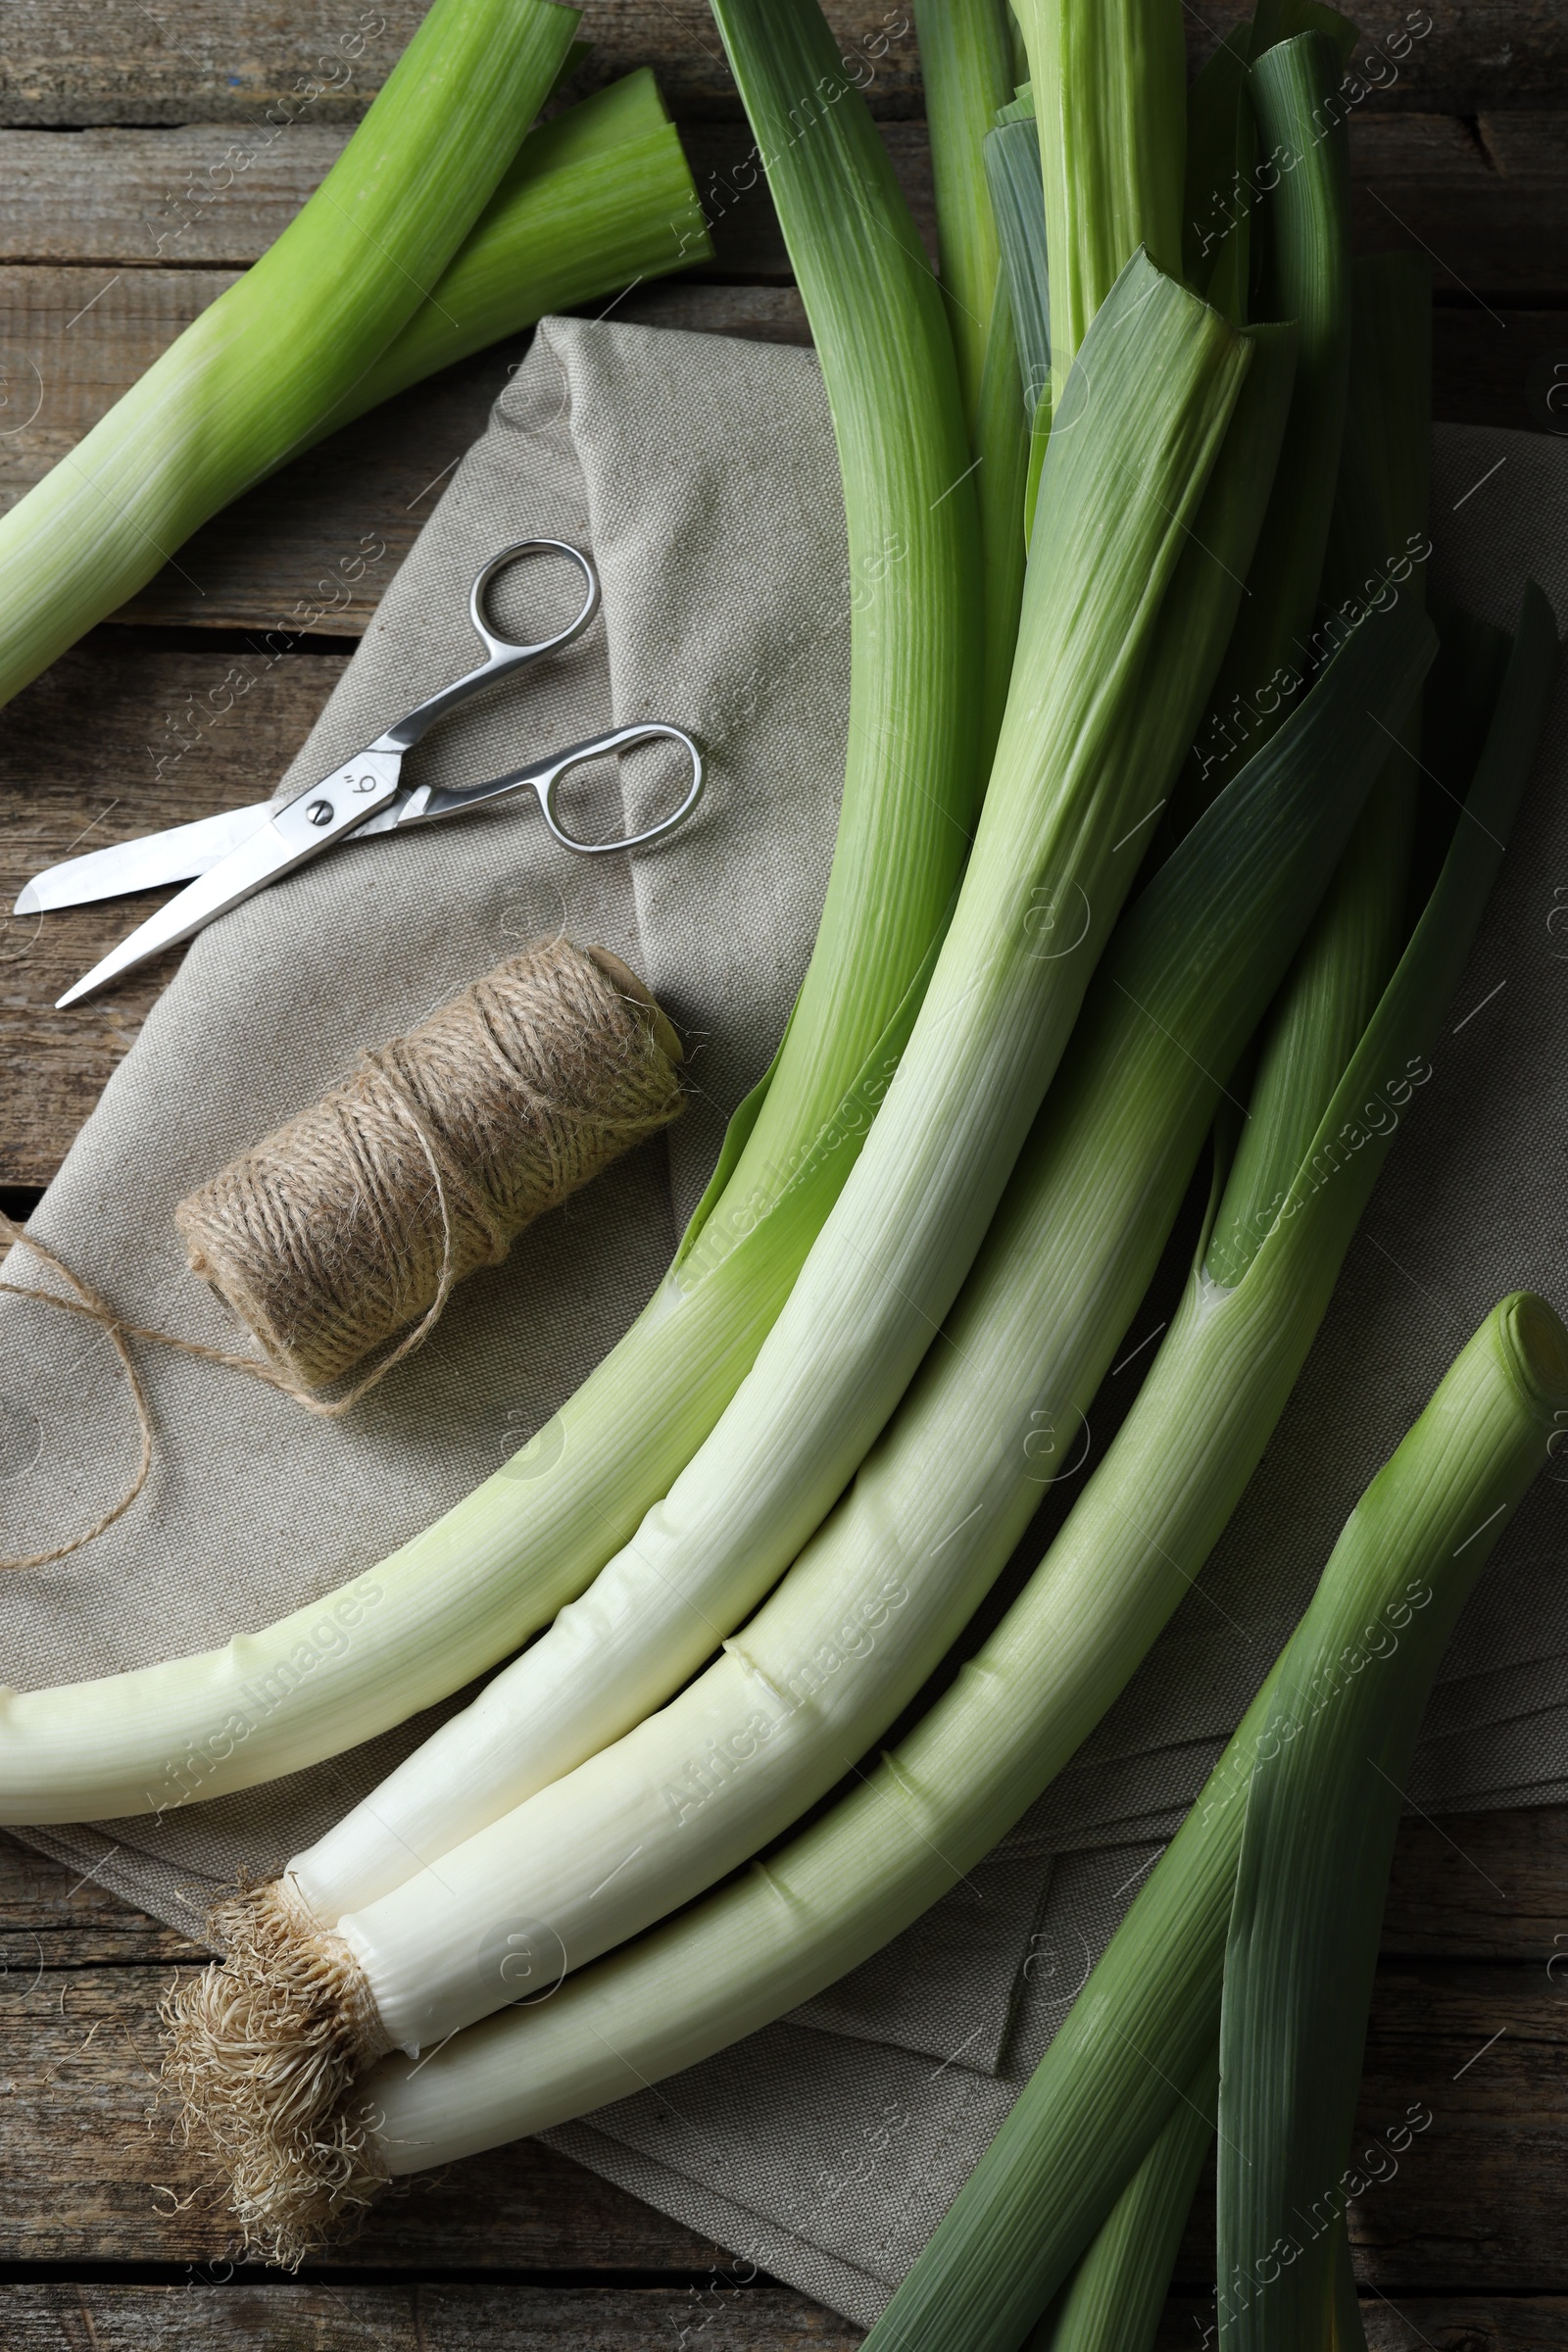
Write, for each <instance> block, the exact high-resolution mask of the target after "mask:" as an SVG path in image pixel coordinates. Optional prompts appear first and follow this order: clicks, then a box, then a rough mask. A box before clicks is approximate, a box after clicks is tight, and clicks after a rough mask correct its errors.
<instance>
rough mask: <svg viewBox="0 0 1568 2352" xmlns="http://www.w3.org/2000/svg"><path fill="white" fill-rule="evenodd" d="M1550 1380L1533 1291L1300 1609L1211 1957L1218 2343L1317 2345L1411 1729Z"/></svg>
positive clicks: (1534, 1462)
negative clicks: (1436, 1537) (1338, 1579)
mask: <svg viewBox="0 0 1568 2352" xmlns="http://www.w3.org/2000/svg"><path fill="white" fill-rule="evenodd" d="M1565 1383H1568V1344H1565V1337H1564V1334H1563V1331H1562V1327H1561V1325H1560V1324H1559V1323H1558V1321H1557V1318H1556V1316H1555V1315H1554V1314H1553V1313H1552V1312H1551V1310H1550V1308H1548V1307H1546V1306H1544V1304H1543V1302H1542V1301H1541V1300H1539V1299H1531V1298H1530V1297H1528V1296H1525V1297H1522V1298H1518V1299H1512V1300H1509V1301H1508V1302H1507V1303H1506V1304H1505V1305H1504V1306H1503V1307H1501V1308H1499V1309H1498V1310H1497V1312H1496V1313H1495V1315H1494V1316H1493V1317H1492V1319H1491V1321H1490V1322H1489V1323H1488V1324H1487V1325H1486V1326H1485V1327H1484V1329H1483V1331H1482V1333H1481V1335H1480V1338H1479V1339H1478V1340H1476V1341H1473V1342H1472V1343H1471V1346H1470V1347H1469V1348H1467V1349H1466V1350H1465V1353H1464V1354H1463V1355H1462V1356H1461V1357H1460V1358H1459V1361H1458V1363H1457V1364H1456V1365H1455V1367H1454V1369H1453V1371H1452V1372H1451V1373H1450V1374H1449V1376H1448V1378H1447V1380H1446V1381H1445V1383H1444V1385H1443V1387H1442V1388H1441V1389H1440V1390H1439V1392H1438V1395H1437V1397H1436V1398H1435V1399H1434V1400H1433V1403H1432V1404H1431V1405H1430V1406H1429V1407H1428V1410H1427V1413H1426V1414H1425V1415H1424V1416H1423V1420H1422V1422H1421V1424H1419V1425H1418V1432H1417V1435H1418V1436H1419V1434H1420V1432H1421V1431H1426V1432H1427V1433H1428V1436H1429V1439H1430V1442H1431V1445H1430V1450H1429V1449H1428V1447H1427V1446H1420V1447H1419V1448H1418V1446H1417V1445H1416V1442H1415V1440H1414V1439H1412V1440H1410V1441H1407V1442H1406V1446H1401V1447H1400V1449H1399V1451H1398V1453H1397V1454H1396V1455H1395V1457H1394V1459H1393V1461H1392V1462H1390V1464H1389V1465H1388V1467H1387V1469H1385V1470H1384V1471H1383V1472H1382V1473H1381V1474H1380V1476H1379V1478H1378V1480H1377V1481H1376V1482H1375V1483H1374V1485H1373V1487H1372V1488H1371V1489H1370V1491H1369V1492H1368V1494H1367V1495H1366V1496H1365V1497H1364V1499H1363V1501H1362V1504H1361V1506H1360V1509H1359V1511H1358V1513H1357V1517H1358V1519H1360V1520H1362V1521H1363V1525H1362V1527H1361V1528H1360V1530H1359V1531H1358V1534H1359V1537H1360V1541H1359V1542H1358V1544H1356V1546H1355V1550H1354V1575H1353V1580H1352V1579H1351V1578H1350V1577H1349V1576H1347V1578H1346V1583H1345V1588H1344V1590H1343V1592H1342V1593H1341V1594H1340V1595H1339V1596H1338V1598H1337V1600H1336V1604H1335V1606H1334V1607H1333V1608H1332V1609H1331V1608H1329V1607H1327V1606H1325V1605H1322V1603H1321V1596H1320V1600H1319V1601H1315V1602H1314V1604H1313V1606H1312V1608H1311V1609H1309V1610H1308V1612H1307V1615H1306V1617H1305V1619H1304V1620H1303V1622H1302V1624H1301V1627H1300V1629H1299V1633H1298V1634H1297V1637H1296V1639H1295V1640H1294V1641H1293V1642H1292V1643H1291V1646H1290V1649H1289V1650H1288V1652H1287V1653H1286V1656H1285V1659H1284V1662H1283V1665H1282V1667H1281V1671H1280V1674H1279V1676H1278V1678H1277V1681H1276V1684H1275V1689H1274V1706H1273V1712H1272V1716H1271V1720H1270V1726H1269V1733H1268V1736H1267V1737H1268V1745H1267V1746H1266V1747H1265V1748H1264V1749H1263V1750H1261V1751H1260V1756H1259V1762H1258V1764H1257V1766H1256V1768H1255V1769H1254V1772H1253V1775H1252V1779H1251V1784H1250V1789H1249V1791H1248V1795H1247V1804H1246V1818H1245V1827H1244V1829H1243V1833H1242V1848H1241V1859H1240V1863H1239V1866H1238V1870H1237V1880H1236V1896H1235V1902H1234V1905H1233V1908H1232V1911H1231V1920H1230V1932H1229V1936H1228V1937H1227V1940H1226V1947H1225V1978H1224V1997H1223V2001H1222V2005H1221V2025H1220V2051H1221V2060H1222V2064H1223V2069H1224V2074H1223V2089H1222V2092H1221V2096H1220V2153H1219V2183H1218V2203H1217V2211H1218V2230H1219V2235H1218V2264H1219V2269H1218V2276H1219V2338H1220V2343H1221V2345H1222V2346H1223V2347H1225V2352H1231V2348H1232V2347H1236V2348H1237V2352H1246V2348H1249V2347H1252V2346H1261V2345H1265V2344H1266V2345H1267V2346H1268V2348H1269V2352H1296V2348H1297V2347H1300V2348H1301V2352H1305V2347H1306V2346H1307V2345H1313V2346H1317V2345H1320V2344H1322V2343H1323V2342H1324V2340H1325V2337H1326V2334H1327V2332H1328V2329H1327V2327H1326V2326H1325V2322H1326V2321H1327V2320H1328V2319H1329V2317H1330V2315H1331V2314H1332V2312H1333V2309H1334V2299H1335V2293H1336V2287H1337V2283H1338V2276H1339V2274H1340V2273H1341V2266H1342V2264H1343V2261H1344V2254H1345V2243H1346V2241H1345V2229H1344V2224H1345V2216H1346V2209H1347V2207H1348V2203H1349V2192H1348V2180H1349V2179H1350V2178H1353V2176H1350V2175H1348V2174H1347V2171H1346V2165H1347V2159H1348V2154H1349V2149H1350V2134H1351V2132H1352V2131H1353V2129H1354V2124H1355V2101H1356V2092H1357V2089H1358V2087H1359V2083H1360V2078H1361V2055H1362V2049H1363V2046H1364V2043H1365V2040H1366V2023H1367V2011H1368V2008H1369V2005H1370V2002H1371V1996H1372V1979H1373V1974H1374V1970H1375V1968H1376V1964H1377V1952H1378V1936H1379V1931H1380V1928H1381V1925H1382V1919H1383V1907H1384V1900H1385V1896H1386V1893H1387V1889H1388V1881H1389V1869H1390V1865H1391V1863H1392V1861H1393V1858H1394V1844H1395V1838H1396V1836H1397V1831H1398V1826H1399V1815H1400V1812H1401V1810H1402V1806H1403V1790H1404V1786H1405V1783H1406V1781H1407V1780H1408V1778H1409V1774H1410V1767H1411V1764H1412V1762H1413V1760H1414V1756H1415V1746H1416V1740H1417V1737H1418V1735H1419V1732H1420V1728H1421V1718H1422V1715H1423V1713H1424V1711H1425V1707H1426V1702H1427V1697H1428V1694H1429V1692H1430V1691H1431V1688H1432V1684H1433V1681H1434V1679H1435V1677H1436V1674H1437V1670H1438V1665H1439V1663H1440V1661H1441V1659H1442V1656H1443V1653H1444V1650H1445V1648H1446V1645H1447V1642H1448V1637H1449V1634H1450V1633H1451V1631H1452V1628H1453V1624H1454V1621H1455V1619H1456V1618H1457V1615H1458V1612H1459V1609H1460V1607H1461V1606H1462V1604H1463V1602H1464V1600H1465V1598H1466V1596H1467V1595H1468V1593H1469V1592H1470V1590H1471V1587H1472V1586H1473V1584H1474V1582H1475V1577H1476V1574H1477V1569H1476V1563H1475V1557H1474V1555H1475V1553H1476V1552H1477V1551H1478V1550H1487V1549H1490V1547H1491V1545H1492V1544H1493V1543H1494V1542H1495V1540H1496V1538H1497V1536H1498V1535H1499V1534H1500V1532H1501V1530H1502V1528H1503V1526H1504V1525H1505V1524H1506V1519H1507V1515H1508V1513H1509V1511H1510V1510H1511V1507H1512V1505H1513V1503H1514V1502H1515V1501H1516V1500H1517V1499H1518V1495H1519V1494H1520V1492H1521V1491H1522V1489H1523V1486H1524V1484H1525V1483H1526V1481H1527V1480H1528V1478H1529V1477H1531V1476H1533V1475H1534V1471H1535V1469H1536V1468H1537V1467H1538V1466H1539V1464H1540V1461H1541V1458H1542V1454H1543V1452H1544V1439H1543V1435H1542V1429H1541V1423H1542V1422H1543V1421H1544V1422H1545V1423H1546V1425H1547V1427H1548V1428H1549V1423H1550V1417H1551V1413H1550V1408H1551V1406H1552V1404H1553V1403H1554V1402H1555V1401H1556V1400H1557V1399H1559V1398H1560V1397H1561V1395H1562V1393H1563V1389H1564V1385H1565ZM1543 1408H1544V1409H1543ZM1440 1425H1441V1429H1442V1434H1441V1440H1440V1436H1439V1430H1440ZM1440 1443H1441V1446H1442V1449H1443V1455H1444V1457H1446V1458H1445V1461H1444V1467H1445V1468H1446V1465H1447V1462H1449V1461H1451V1462H1452V1463H1453V1464H1454V1471H1453V1472H1450V1473H1449V1479H1450V1483H1453V1484H1454V1485H1455V1487H1456V1489H1457V1493H1458V1494H1459V1495H1462V1496H1463V1500H1462V1503H1460V1505H1459V1507H1458V1509H1457V1510H1455V1509H1454V1507H1453V1505H1452V1504H1451V1503H1450V1504H1449V1506H1448V1508H1449V1518H1448V1520H1447V1522H1446V1523H1447V1524H1448V1525H1449V1526H1450V1527H1451V1535H1450V1537H1449V1539H1448V1542H1447V1543H1446V1544H1445V1545H1444V1546H1443V1547H1442V1548H1441V1549H1435V1548H1433V1547H1431V1546H1428V1547H1427V1549H1426V1550H1425V1551H1424V1552H1421V1551H1417V1550H1416V1549H1415V1547H1414V1546H1413V1545H1412V1544H1411V1540H1410V1536H1411V1530H1412V1529H1413V1527H1414V1526H1415V1525H1417V1524H1418V1523H1419V1521H1420V1520H1421V1519H1422V1518H1423V1517H1424V1516H1426V1515H1427V1513H1428V1511H1429V1509H1430V1502H1429V1498H1428V1496H1427V1495H1425V1493H1424V1492H1423V1487H1424V1484H1425V1482H1426V1481H1427V1480H1429V1479H1434V1478H1435V1477H1436V1476H1440V1475H1441V1473H1437V1472H1435V1469H1434V1464H1433V1461H1432V1452H1433V1451H1436V1450H1437V1448H1438V1446H1439V1444H1440ZM1461 1461H1463V1462H1464V1464H1465V1468H1466V1471H1467V1472H1468V1476H1467V1477H1466V1479H1465V1480H1464V1482H1463V1484H1462V1485H1460V1484H1459V1483H1458V1480H1457V1477H1456V1475H1455V1474H1456V1472H1457V1469H1458V1465H1459V1463H1460V1462H1461ZM1354 1524H1355V1523H1354V1522H1352V1527H1353V1526H1354ZM1347 1548H1348V1545H1347ZM1276 1740H1277V1743H1278V1744H1277V1746H1276V1745H1275V1742H1276ZM1271 2258H1272V2259H1271Z"/></svg>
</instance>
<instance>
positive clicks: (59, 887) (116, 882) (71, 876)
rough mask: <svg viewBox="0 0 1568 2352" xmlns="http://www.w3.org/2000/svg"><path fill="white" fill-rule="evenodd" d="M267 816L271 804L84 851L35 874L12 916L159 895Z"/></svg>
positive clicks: (208, 864)
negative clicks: (142, 892)
mask: <svg viewBox="0 0 1568 2352" xmlns="http://www.w3.org/2000/svg"><path fill="white" fill-rule="evenodd" d="M270 814H271V806H270V803H269V802H267V801H257V802H253V803H252V805H251V807H250V808H248V809H221V810H220V811H219V813H218V815H217V816H203V817H198V818H197V819H196V821H195V823H194V824H189V825H171V826H169V828H168V829H167V831H165V832H162V833H145V834H143V835H142V837H141V839H140V840H139V841H117V842H114V843H112V844H111V846H110V847H109V848H108V849H106V850H89V851H87V853H86V855H85V856H84V857H81V858H65V859H64V860H63V861H62V862H61V863H60V864H59V865H51V866H46V867H45V869H44V871H43V872H42V873H41V874H34V875H33V877H32V879H31V881H30V882H29V883H28V884H27V885H26V887H25V889H24V891H23V893H22V896H21V897H20V898H19V899H18V901H17V904H16V907H15V908H14V912H16V913H17V914H49V913H52V912H53V911H54V909H55V908H56V907H85V906H86V905H87V904H88V903H89V902H90V901H91V900H94V899H120V898H125V897H127V896H128V895H129V894H130V893H131V892H132V891H137V890H162V889H164V888H165V887H166V886H167V885H168V884H169V883H171V882H188V881H190V880H191V879H192V877H193V876H195V875H198V874H206V873H210V872H211V871H212V869H213V867H214V866H215V865H217V864H218V862H219V860H220V859H221V858H226V857H227V856H228V854H229V852H230V851H231V850H237V849H238V847H239V845H240V843H241V842H242V841H248V840H249V839H250V836H251V835H252V834H253V833H256V832H259V831H260V830H261V828H262V826H263V825H265V824H266V822H267V820H268V818H269V816H270Z"/></svg>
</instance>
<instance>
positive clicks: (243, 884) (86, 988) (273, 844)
mask: <svg viewBox="0 0 1568 2352" xmlns="http://www.w3.org/2000/svg"><path fill="white" fill-rule="evenodd" d="M294 862H295V852H294V848H293V845H292V843H287V842H284V841H283V840H282V839H281V838H280V836H279V835H278V832H277V828H276V826H275V825H270V824H267V825H263V826H262V827H261V828H260V829H259V830H258V831H257V832H255V833H253V834H252V835H251V837H250V839H249V841H242V842H241V843H240V846H239V848H238V849H237V850H232V851H230V853H229V855H228V856H227V857H226V858H223V859H222V860H221V862H220V863H219V864H217V865H215V866H214V867H213V868H212V869H211V871H210V872H208V873H205V874H202V875H200V876H199V877H198V878H197V880H196V881H194V882H192V883H191V884H190V885H189V887H188V888H187V889H185V890H182V891H181V892H180V894H179V896H178V898H176V899H171V900H170V902H169V905H168V906H167V907H159V909H158V911H157V913H156V914H150V915H149V916H148V917H147V920H146V921H145V922H144V923H140V924H138V925H137V927H136V929H135V930H134V931H132V932H131V934H130V936H129V937H128V938H127V939H123V940H122V941H121V943H120V945H119V947H118V948H111V949H110V951H109V953H108V955H107V956H105V957H104V958H103V961H102V962H101V963H95V964H94V965H93V967H92V970H91V971H90V972H87V973H86V974H84V975H83V977H82V978H81V979H80V980H78V981H77V982H76V984H75V986H74V987H73V988H68V989H67V991H66V993H65V995H64V996H63V997H60V998H57V999H56V1009H57V1010H59V1009H60V1008H61V1007H62V1006H64V1005H74V1004H75V1003H76V1002H77V1001H78V999H79V998H82V997H86V996H90V995H91V994H92V992H93V990H94V989H95V988H103V987H104V986H105V985H106V983H107V982H109V981H111V980H118V979H119V978H120V976H121V974H122V973H123V972H128V971H130V970H132V969H133V968H134V966H135V965H136V964H138V963H145V962H146V961H147V959H148V958H149V956H158V955H161V954H162V952H163V950H164V949H165V948H172V947H175V946H177V944H178V943H179V941H180V940H182V939H189V938H190V937H191V936H192V934H193V933H194V932H197V931H199V930H200V929H201V928H202V926H203V924H204V923H210V922H211V921H212V919H213V917H214V915H217V914H222V913H224V912H226V910H227V909H228V908H229V907H237V906H238V905H239V903H240V901H241V900H242V899H248V898H249V897H250V896H251V894H252V893H253V892H254V891H258V890H262V889H265V888H266V886H267V884H268V883H269V882H270V881H271V879H272V877H273V875H274V874H278V873H282V872H284V871H286V869H287V868H288V867H289V866H290V865H292V864H293V863H294Z"/></svg>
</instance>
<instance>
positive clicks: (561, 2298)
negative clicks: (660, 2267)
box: [0, 2274, 860, 2352]
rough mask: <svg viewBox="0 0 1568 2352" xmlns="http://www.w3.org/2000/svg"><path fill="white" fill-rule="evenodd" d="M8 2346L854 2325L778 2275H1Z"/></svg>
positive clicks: (162, 2349)
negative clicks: (565, 2283) (135, 2281)
mask: <svg viewBox="0 0 1568 2352" xmlns="http://www.w3.org/2000/svg"><path fill="white" fill-rule="evenodd" d="M0 2338H3V2340H4V2342H5V2344H6V2346H7V2348H8V2352H76V2348H77V2347H78V2346H79V2347H80V2348H81V2352H99V2347H102V2352H109V2347H110V2346H111V2345H113V2346H114V2348H115V2352H154V2348H155V2347H156V2352H211V2348H212V2346H214V2345H215V2344H218V2343H220V2342H221V2343H234V2342H242V2343H244V2344H245V2346H246V2347H247V2352H307V2348H308V2352H367V2347H368V2346H369V2345H372V2344H374V2345H378V2346H379V2347H380V2348H381V2352H522V2347H523V2346H524V2345H534V2344H539V2345H546V2344H547V2345H550V2346H552V2347H553V2348H555V2352H619V2348H620V2347H623V2346H627V2347H629V2346H633V2345H639V2346H640V2345H648V2346H649V2347H654V2346H658V2347H659V2352H673V2348H674V2347H677V2346H684V2345H686V2344H687V2343H690V2344H692V2346H693V2348H694V2352H698V2348H699V2347H700V2352H728V2348H729V2347H730V2346H733V2345H736V2344H745V2345H746V2346H747V2347H748V2352H851V2347H852V2346H854V2345H856V2344H858V2342H859V2340H860V2330H859V2329H858V2327H851V2325H850V2324H849V2322H848V2321H847V2320H841V2319H840V2318H839V2317H838V2315H837V2314H836V2313H834V2312H830V2311H824V2310H823V2309H822V2307H821V2305H820V2304H818V2303H812V2302H809V2300H808V2299H807V2297H806V2296H805V2295H797V2294H793V2293H791V2292H790V2290H789V2289H788V2288H787V2287H778V2286H740V2285H736V2284H732V2283H730V2282H729V2280H728V2279H727V2278H725V2277H724V2276H722V2275H717V2276H715V2277H714V2278H713V2279H712V2280H711V2281H705V2282H703V2283H701V2284H697V2285H692V2286H686V2287H681V2286H667V2287H598V2288H595V2287H560V2286H535V2285H526V2284H525V2285H517V2286H504V2287H502V2286H451V2285H416V2286H408V2287H399V2286H300V2285H284V2284H282V2283H280V2282H279V2283H269V2284H267V2285H265V2286H259V2285H256V2284H252V2283H250V2282H248V2281H247V2280H245V2279H243V2278H241V2279H237V2280H234V2281H233V2282H228V2281H226V2280H225V2281H223V2282H221V2283H220V2282H217V2281H214V2280H212V2279H209V2278H203V2277H202V2276H201V2275H200V2274H198V2275H196V2276H193V2277H192V2278H191V2279H190V2280H189V2281H188V2283H186V2284H184V2285H182V2286H99V2285H96V2284H94V2285H83V2286H79V2287H78V2286H76V2285H73V2284H67V2283H65V2282H63V2281H62V2282H54V2281H51V2282H50V2283H48V2284H46V2285H38V2286H5V2287H0Z"/></svg>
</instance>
